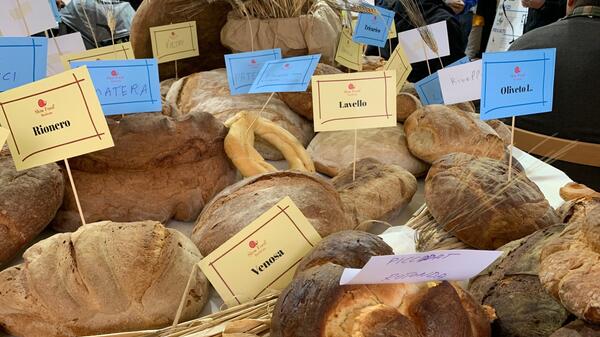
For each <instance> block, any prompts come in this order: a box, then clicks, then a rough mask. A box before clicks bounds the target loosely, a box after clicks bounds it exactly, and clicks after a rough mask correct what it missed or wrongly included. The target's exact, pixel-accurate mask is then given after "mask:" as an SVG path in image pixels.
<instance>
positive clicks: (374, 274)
mask: <svg viewBox="0 0 600 337" xmlns="http://www.w3.org/2000/svg"><path fill="white" fill-rule="evenodd" d="M501 255H502V251H498V250H436V251H431V252H424V253H415V254H403V255H388V256H374V257H372V258H371V259H370V260H369V262H367V264H366V265H365V266H364V267H363V268H362V269H349V268H347V269H345V270H344V273H343V274H342V278H341V279H340V285H346V284H386V283H420V282H428V281H441V280H449V281H451V280H467V279H470V278H471V277H473V276H475V275H477V274H479V273H480V272H481V271H483V270H484V269H485V268H487V267H488V266H489V265H490V264H492V262H494V261H495V260H496V259H497V258H498V257H500V256H501Z"/></svg>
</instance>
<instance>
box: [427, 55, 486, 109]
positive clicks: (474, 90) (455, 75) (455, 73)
mask: <svg viewBox="0 0 600 337" xmlns="http://www.w3.org/2000/svg"><path fill="white" fill-rule="evenodd" d="M438 75H439V78H440V87H441V90H442V96H443V97H444V104H455V103H461V102H468V101H472V100H476V99H480V98H481V78H482V74H481V60H477V61H474V62H470V63H465V64H461V65H457V66H454V67H447V68H444V69H440V70H438Z"/></svg>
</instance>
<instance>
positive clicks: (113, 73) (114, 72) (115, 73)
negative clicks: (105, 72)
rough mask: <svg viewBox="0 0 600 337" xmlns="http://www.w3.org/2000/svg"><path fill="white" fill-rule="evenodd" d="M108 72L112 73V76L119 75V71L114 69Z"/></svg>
mask: <svg viewBox="0 0 600 337" xmlns="http://www.w3.org/2000/svg"><path fill="white" fill-rule="evenodd" d="M110 74H111V75H113V76H117V75H119V73H118V72H117V71H116V70H113V71H111V72H110Z"/></svg>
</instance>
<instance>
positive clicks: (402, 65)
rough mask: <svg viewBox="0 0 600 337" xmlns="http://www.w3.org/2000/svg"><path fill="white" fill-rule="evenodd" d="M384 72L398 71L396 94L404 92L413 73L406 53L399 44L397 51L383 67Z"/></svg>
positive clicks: (395, 50)
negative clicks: (405, 85) (405, 84)
mask: <svg viewBox="0 0 600 337" xmlns="http://www.w3.org/2000/svg"><path fill="white" fill-rule="evenodd" d="M383 69H384V70H395V71H396V93H399V92H400V90H402V86H403V85H404V82H406V79H407V78H408V75H410V72H411V71H412V66H411V65H410V62H409V61H408V58H407V56H406V53H404V50H403V49H402V46H401V45H400V44H398V46H396V49H394V51H393V52H392V56H390V59H389V60H388V61H387V62H386V63H385V65H384V66H383Z"/></svg>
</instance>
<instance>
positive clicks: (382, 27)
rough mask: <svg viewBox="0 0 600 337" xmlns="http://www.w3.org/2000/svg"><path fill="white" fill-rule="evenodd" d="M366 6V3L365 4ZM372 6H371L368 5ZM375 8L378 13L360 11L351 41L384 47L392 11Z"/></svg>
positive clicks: (391, 21) (392, 16) (392, 17)
mask: <svg viewBox="0 0 600 337" xmlns="http://www.w3.org/2000/svg"><path fill="white" fill-rule="evenodd" d="M365 6H367V5H365ZM369 7H372V6H369ZM373 8H377V10H378V11H379V15H373V14H368V13H360V14H359V15H358V22H357V23H356V29H355V30H354V34H353V35H352V41H354V42H357V43H362V44H368V45H373V46H377V47H385V43H386V42H387V39H388V31H389V30H390V27H391V26H392V23H393V22H394V14H395V13H394V12H393V11H390V10H388V9H385V8H381V7H373Z"/></svg>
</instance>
